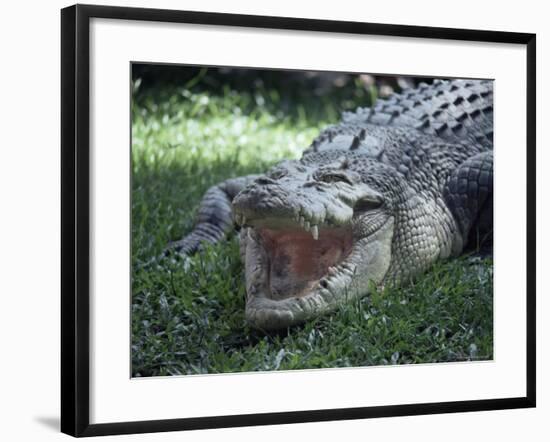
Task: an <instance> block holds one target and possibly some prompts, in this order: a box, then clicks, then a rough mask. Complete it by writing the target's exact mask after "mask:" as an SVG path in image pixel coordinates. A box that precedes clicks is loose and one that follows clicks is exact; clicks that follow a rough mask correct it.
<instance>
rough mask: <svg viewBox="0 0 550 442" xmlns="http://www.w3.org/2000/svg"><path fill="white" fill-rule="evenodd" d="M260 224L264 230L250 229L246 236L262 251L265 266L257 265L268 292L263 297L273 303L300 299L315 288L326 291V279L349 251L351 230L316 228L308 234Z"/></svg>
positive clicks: (274, 224)
mask: <svg viewBox="0 0 550 442" xmlns="http://www.w3.org/2000/svg"><path fill="white" fill-rule="evenodd" d="M262 224H263V225H264V227H256V228H254V227H249V229H253V231H251V232H248V233H249V236H250V237H252V240H256V241H257V242H258V243H259V246H260V247H262V248H263V251H264V253H263V254H261V258H263V259H262V261H264V262H261V263H258V264H260V265H263V266H264V268H265V275H264V276H265V277H266V281H264V285H265V287H266V288H267V292H266V293H263V294H264V295H265V296H267V297H268V298H270V299H273V300H281V299H285V298H291V297H297V298H299V297H303V296H305V295H307V294H308V293H311V292H312V291H313V290H314V289H316V288H318V287H323V286H324V288H326V287H327V286H328V282H327V277H329V276H330V275H331V274H332V275H335V274H337V273H338V266H339V265H340V264H341V263H342V262H343V261H344V260H345V259H346V258H347V257H348V256H349V254H350V252H351V249H352V234H351V229H350V228H342V227H321V228H320V229H319V228H318V227H317V228H316V230H315V231H314V232H308V231H306V230H304V229H300V228H299V226H296V227H294V228H277V227H276V223H266V222H265V221H264V223H262ZM265 226H269V227H265ZM251 258H253V257H251Z"/></svg>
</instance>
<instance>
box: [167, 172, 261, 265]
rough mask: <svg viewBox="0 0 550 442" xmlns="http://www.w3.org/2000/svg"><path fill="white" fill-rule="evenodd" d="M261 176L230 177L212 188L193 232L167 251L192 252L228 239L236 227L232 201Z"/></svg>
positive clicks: (171, 245) (187, 253)
mask: <svg viewBox="0 0 550 442" xmlns="http://www.w3.org/2000/svg"><path fill="white" fill-rule="evenodd" d="M258 176H259V175H246V176H243V177H238V178H230V179H228V180H226V181H223V182H221V183H219V184H216V185H215V186H212V187H211V188H210V189H208V191H207V192H206V193H205V195H204V197H203V199H202V201H201V203H200V206H199V210H198V213H197V220H196V224H195V228H194V229H193V231H192V232H191V233H189V234H188V235H186V236H185V237H184V238H182V239H180V240H179V241H174V242H172V243H170V244H169V245H168V247H167V248H166V251H165V253H164V254H165V255H167V254H170V253H173V252H176V253H179V254H183V255H190V254H193V253H195V252H196V251H197V250H198V249H199V248H200V245H201V243H203V242H206V243H211V244H215V243H217V242H218V241H220V240H221V239H222V238H224V237H225V235H226V234H227V233H229V232H230V231H231V230H232V229H233V227H234V221H233V213H232V207H231V201H232V200H233V198H234V197H235V196H236V195H237V194H238V193H239V192H240V191H241V190H242V189H244V188H245V187H246V186H248V185H249V184H250V183H251V182H252V181H253V180H254V179H255V178H257V177H258Z"/></svg>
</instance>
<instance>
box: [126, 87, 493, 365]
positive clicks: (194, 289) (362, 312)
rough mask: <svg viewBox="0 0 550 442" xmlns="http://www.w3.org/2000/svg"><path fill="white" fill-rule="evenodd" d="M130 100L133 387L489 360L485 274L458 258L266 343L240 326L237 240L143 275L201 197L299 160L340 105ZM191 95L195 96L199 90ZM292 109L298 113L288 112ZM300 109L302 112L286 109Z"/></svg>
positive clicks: (259, 93)
mask: <svg viewBox="0 0 550 442" xmlns="http://www.w3.org/2000/svg"><path fill="white" fill-rule="evenodd" d="M188 86H189V87H187V88H186V87H182V88H176V87H172V86H166V87H163V88H154V89H146V90H138V89H139V83H136V84H135V90H136V92H135V99H134V102H133V108H132V113H133V123H132V138H133V139H132V172H133V173H132V371H133V375H134V376H158V375H184V374H197V373H221V372H239V371H255V370H277V369H279V370H289V369H300V368H326V367H345V366H365V365H381V364H409V363H427V362H439V361H464V360H486V359H491V358H492V354H493V299H492V293H493V278H492V276H493V265H492V260H491V259H489V258H484V259H481V258H479V257H475V256H469V257H468V256H467V257H463V258H460V259H458V260H453V261H448V262H444V263H440V264H438V265H436V266H435V267H434V268H433V269H432V271H430V272H429V273H427V274H426V275H424V276H423V277H421V278H419V279H418V280H417V281H416V282H415V283H414V284H413V285H410V286H407V287H403V288H401V289H386V290H384V291H382V292H379V293H374V294H372V295H371V296H368V297H366V298H364V299H362V300H360V301H356V302H353V303H351V304H348V305H345V306H342V307H340V309H339V310H338V311H336V312H335V313H334V314H332V315H328V316H323V317H320V318H318V319H316V320H315V321H311V322H308V323H307V324H305V325H303V326H300V327H295V328H292V329H290V330H286V331H283V332H279V333H272V334H264V333H261V332H258V331H255V330H253V329H251V328H249V327H248V325H247V324H246V322H245V318H244V304H245V289H244V283H243V280H244V276H243V271H242V266H241V263H240V260H239V252H238V244H237V241H236V238H234V237H229V238H227V240H226V241H223V242H222V243H220V244H218V245H216V246H211V247H208V248H207V249H206V250H205V251H204V252H203V253H201V254H198V255H195V256H194V257H193V258H192V259H190V260H187V261H186V262H185V263H184V262H179V263H170V262H162V265H155V266H149V267H147V266H145V267H144V266H143V265H142V264H143V263H144V262H146V261H148V260H149V259H150V258H151V257H153V256H156V255H158V254H159V253H160V252H161V250H162V249H163V248H164V247H165V246H166V244H167V243H168V242H169V241H171V240H175V239H179V238H181V237H182V236H183V235H185V234H186V233H188V232H189V231H190V230H191V229H192V226H193V219H194V215H195V211H196V209H197V206H198V203H199V201H200V199H201V197H202V195H203V193H204V192H205V190H206V189H207V188H208V187H210V186H211V185H213V184H215V183H217V182H219V181H222V180H224V179H227V178H230V177H236V176H240V175H245V174H249V173H254V172H262V171H265V170H266V168H267V167H269V166H270V165H272V164H273V163H276V162H277V161H278V160H279V159H282V158H299V156H300V153H301V151H302V150H303V149H304V148H305V147H307V146H308V145H309V143H310V142H311V140H312V139H313V138H314V137H315V136H316V135H317V134H318V133H319V130H320V129H321V128H323V127H325V126H326V125H327V124H331V123H335V122H337V121H338V116H339V113H340V111H341V110H342V109H345V108H353V107H355V106H356V105H357V104H358V103H361V104H363V105H364V104H368V99H373V96H374V98H375V93H376V91H375V90H374V91H370V93H369V94H368V96H367V97H365V96H364V95H362V94H363V92H361V91H362V90H363V89H361V90H360V92H358V93H356V94H355V95H352V96H351V98H350V97H349V96H338V97H336V98H335V97H323V98H317V99H314V98H313V97H311V96H304V97H297V98H296V97H293V100H296V101H291V102H290V105H289V101H288V97H287V96H284V95H280V94H279V93H278V92H277V91H276V90H274V89H273V90H270V89H267V88H262V87H257V88H250V90H249V91H245V92H243V91H240V92H235V91H232V90H230V89H229V88H223V89H220V90H218V91H217V92H216V94H209V93H206V92H204V90H205V89H203V91H202V92H201V88H200V87H196V85H193V87H191V85H188ZM199 86H200V85H199ZM298 100H299V101H298ZM296 103H301V104H299V105H298V104H296Z"/></svg>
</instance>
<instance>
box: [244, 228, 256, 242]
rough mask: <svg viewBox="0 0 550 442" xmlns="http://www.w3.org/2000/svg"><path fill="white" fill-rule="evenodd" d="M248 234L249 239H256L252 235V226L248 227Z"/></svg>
mask: <svg viewBox="0 0 550 442" xmlns="http://www.w3.org/2000/svg"><path fill="white" fill-rule="evenodd" d="M246 236H248V239H250V240H252V241H255V239H254V238H253V237H252V229H251V228H250V227H248V228H247V229H246Z"/></svg>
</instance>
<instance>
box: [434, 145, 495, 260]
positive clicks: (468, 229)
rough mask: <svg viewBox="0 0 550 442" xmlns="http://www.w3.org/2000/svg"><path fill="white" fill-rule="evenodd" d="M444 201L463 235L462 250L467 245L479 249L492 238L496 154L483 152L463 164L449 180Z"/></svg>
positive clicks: (444, 192) (444, 193)
mask: <svg viewBox="0 0 550 442" xmlns="http://www.w3.org/2000/svg"><path fill="white" fill-rule="evenodd" d="M443 198H444V199H445V202H446V203H447V206H448V207H449V209H450V210H451V212H452V214H453V216H454V218H455V220H456V222H457V225H458V228H459V231H460V233H461V235H462V241H461V242H462V244H461V245H462V247H461V248H462V249H463V248H464V247H466V246H467V245H472V246H475V247H477V248H479V246H480V245H481V244H482V243H486V241H487V240H490V239H492V227H493V152H492V151H487V152H482V153H479V154H477V155H474V156H472V157H470V158H468V159H467V160H466V161H464V162H463V163H462V164H461V165H460V166H459V167H458V168H457V169H456V170H455V171H454V172H453V173H452V174H451V176H450V178H449V180H448V181H447V183H446V185H445V188H444V189H443ZM461 251H462V250H457V252H461Z"/></svg>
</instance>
